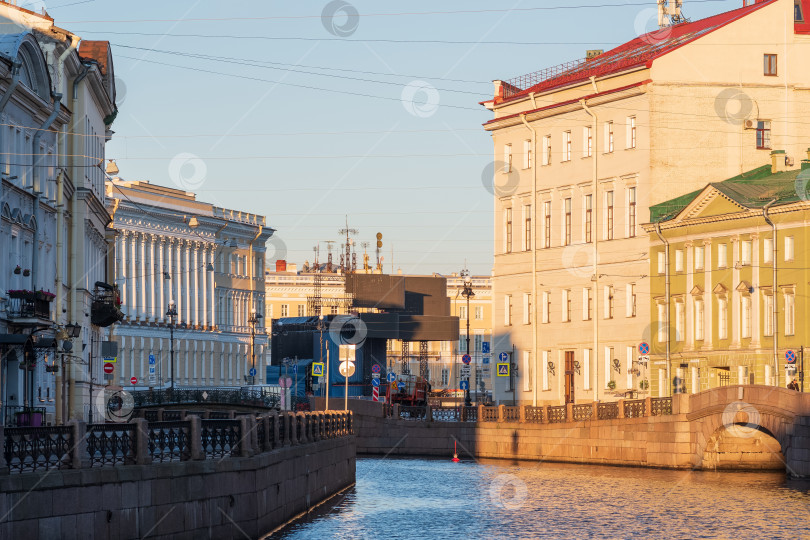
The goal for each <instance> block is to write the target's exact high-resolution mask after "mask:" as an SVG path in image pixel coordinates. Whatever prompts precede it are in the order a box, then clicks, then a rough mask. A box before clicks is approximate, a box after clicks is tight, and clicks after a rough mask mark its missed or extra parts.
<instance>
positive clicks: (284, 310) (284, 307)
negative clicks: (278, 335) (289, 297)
mask: <svg viewBox="0 0 810 540" xmlns="http://www.w3.org/2000/svg"><path fill="white" fill-rule="evenodd" d="M281 316H282V317H289V316H290V305H289V304H281Z"/></svg>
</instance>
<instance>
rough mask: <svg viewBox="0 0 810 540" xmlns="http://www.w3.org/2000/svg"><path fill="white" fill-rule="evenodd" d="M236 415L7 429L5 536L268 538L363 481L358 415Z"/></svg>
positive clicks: (0, 532)
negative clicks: (358, 465) (358, 470)
mask: <svg viewBox="0 0 810 540" xmlns="http://www.w3.org/2000/svg"><path fill="white" fill-rule="evenodd" d="M177 414H180V412H177ZM229 416H230V418H222V419H219V418H218V419H203V418H201V417H200V416H197V415H196V414H186V413H182V415H181V416H180V418H179V419H177V420H173V421H155V422H149V421H147V420H146V419H143V418H136V419H134V420H132V421H131V422H130V423H126V424H86V423H84V422H72V423H70V424H69V425H67V426H56V427H43V428H5V430H3V431H0V433H1V434H2V440H3V441H4V452H3V455H2V457H1V458H0V472H2V475H0V516H2V520H0V537H1V538H28V539H31V540H34V539H49V538H121V539H124V538H143V537H147V536H148V537H149V538H158V539H161V538H165V539H168V538H194V537H199V536H200V535H204V536H205V537H206V538H209V537H210V538H233V537H237V536H247V537H249V538H259V537H260V536H261V535H263V534H266V533H268V532H270V531H271V530H273V529H274V528H275V527H278V526H279V525H282V524H284V523H285V522H286V521H288V520H290V519H292V518H294V517H296V516H297V515H299V514H301V513H305V512H307V511H309V509H310V508H312V506H314V505H316V504H317V503H319V502H321V501H323V500H325V499H327V498H329V497H331V496H332V495H334V494H335V493H337V492H339V491H340V490H342V489H343V488H346V487H348V486H350V485H352V484H353V483H354V480H355V441H354V436H353V435H352V427H353V426H352V424H353V419H352V413H350V412H349V413H347V412H343V411H340V412H334V411H325V412H314V413H303V412H299V413H285V412H282V413H278V412H272V413H270V414H263V415H236V414H234V413H231V414H230V415H229Z"/></svg>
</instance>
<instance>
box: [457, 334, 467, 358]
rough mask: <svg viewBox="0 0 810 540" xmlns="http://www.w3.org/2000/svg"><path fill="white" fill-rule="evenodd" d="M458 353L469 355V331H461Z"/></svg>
mask: <svg viewBox="0 0 810 540" xmlns="http://www.w3.org/2000/svg"><path fill="white" fill-rule="evenodd" d="M458 352H460V353H467V352H469V351H468V350H467V331H466V330H461V331H459V333H458Z"/></svg>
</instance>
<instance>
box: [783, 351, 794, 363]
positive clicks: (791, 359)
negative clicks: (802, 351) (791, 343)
mask: <svg viewBox="0 0 810 540" xmlns="http://www.w3.org/2000/svg"><path fill="white" fill-rule="evenodd" d="M785 360H787V363H788V364H794V363H796V353H795V352H793V351H791V350H788V351H787V352H785Z"/></svg>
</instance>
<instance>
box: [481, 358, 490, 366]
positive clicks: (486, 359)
mask: <svg viewBox="0 0 810 540" xmlns="http://www.w3.org/2000/svg"><path fill="white" fill-rule="evenodd" d="M481 362H483V364H484V365H485V366H488V365H489V356H485V357H484V358H483V359H482V360H481Z"/></svg>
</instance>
